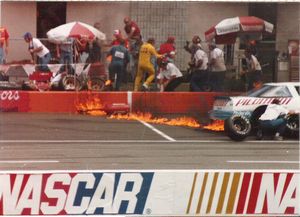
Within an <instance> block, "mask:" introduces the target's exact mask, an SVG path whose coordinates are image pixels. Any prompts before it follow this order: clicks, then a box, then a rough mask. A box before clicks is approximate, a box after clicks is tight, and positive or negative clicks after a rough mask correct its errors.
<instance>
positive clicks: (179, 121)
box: [76, 98, 200, 128]
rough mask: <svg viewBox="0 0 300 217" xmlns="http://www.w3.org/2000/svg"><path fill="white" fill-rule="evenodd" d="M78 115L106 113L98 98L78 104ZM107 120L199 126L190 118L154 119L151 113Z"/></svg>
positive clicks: (111, 116) (118, 116) (103, 114)
mask: <svg viewBox="0 0 300 217" xmlns="http://www.w3.org/2000/svg"><path fill="white" fill-rule="evenodd" d="M76 108H77V111H78V112H79V113H83V114H88V115H92V116H105V115H107V113H106V112H105V111H104V109H105V107H104V106H103V104H102V103H101V100H100V99H99V98H93V99H89V100H87V102H85V103H79V104H78V105H77V106H76ZM108 118H110V119H117V120H141V121H145V122H147V123H153V124H164V125H171V126H187V127H193V128H198V127H200V124H199V123H198V122H197V121H196V120H195V119H193V118H190V117H179V118H173V119H168V118H156V117H153V115H152V114H151V113H129V114H115V115H110V116H109V117H108Z"/></svg>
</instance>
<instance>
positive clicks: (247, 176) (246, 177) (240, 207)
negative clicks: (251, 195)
mask: <svg viewBox="0 0 300 217" xmlns="http://www.w3.org/2000/svg"><path fill="white" fill-rule="evenodd" d="M250 178H251V173H244V177H243V182H242V187H241V190H240V195H239V201H238V206H237V209H236V213H237V214H242V213H243V212H244V207H245V202H246V197H247V194H248V191H249V190H250V189H249V182H250Z"/></svg>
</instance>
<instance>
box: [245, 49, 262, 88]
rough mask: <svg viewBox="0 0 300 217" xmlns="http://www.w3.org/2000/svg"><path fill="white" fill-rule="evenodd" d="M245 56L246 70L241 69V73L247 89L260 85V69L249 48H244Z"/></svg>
mask: <svg viewBox="0 0 300 217" xmlns="http://www.w3.org/2000/svg"><path fill="white" fill-rule="evenodd" d="M245 57H246V62H247V70H246V71H243V72H242V74H244V75H245V76H246V91H249V90H252V89H253V88H258V87H261V85H262V70H261V66H260V63H259V62H258V60H257V58H256V57H255V56H254V55H253V54H252V53H251V51H250V50H249V49H246V50H245Z"/></svg>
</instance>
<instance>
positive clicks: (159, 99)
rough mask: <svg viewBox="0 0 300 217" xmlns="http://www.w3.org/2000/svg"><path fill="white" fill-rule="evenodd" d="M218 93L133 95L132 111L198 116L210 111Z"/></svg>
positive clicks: (140, 93) (139, 93)
mask: <svg viewBox="0 0 300 217" xmlns="http://www.w3.org/2000/svg"><path fill="white" fill-rule="evenodd" d="M217 95H221V94H220V93H195V92H169V93H159V92H155V93H151V92H150V93H149V92H146V93H143V92H138V93H133V95H132V111H133V112H136V111H143V112H151V113H155V114H180V113H182V114H191V113H192V114H200V115H205V114H207V112H208V111H209V110H211V108H212V105H213V102H214V97H215V96H217ZM222 95H224V94H222Z"/></svg>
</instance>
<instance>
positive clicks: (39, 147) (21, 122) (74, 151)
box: [0, 113, 299, 170]
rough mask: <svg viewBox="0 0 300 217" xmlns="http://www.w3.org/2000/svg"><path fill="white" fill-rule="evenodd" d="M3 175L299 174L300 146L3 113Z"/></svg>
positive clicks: (0, 124)
mask: <svg viewBox="0 0 300 217" xmlns="http://www.w3.org/2000/svg"><path fill="white" fill-rule="evenodd" d="M0 169H1V170H118V169H134V170H136V169H138V170H145V169H149V170H155V169H299V141H298V140H295V139H294V140H292V139H287V140H284V141H272V140H264V141H256V140H255V138H254V137H249V138H247V140H246V141H243V142H234V141H232V140H230V139H229V138H228V137H226V136H225V135H224V133H222V132H211V131H207V130H203V129H194V128H188V127H174V126H165V125H154V124H147V123H144V122H142V121H138V120H136V121H126V120H114V119H107V118H105V117H95V116H86V115H76V114H72V115H71V114H30V113H0Z"/></svg>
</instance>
